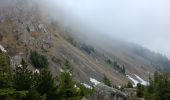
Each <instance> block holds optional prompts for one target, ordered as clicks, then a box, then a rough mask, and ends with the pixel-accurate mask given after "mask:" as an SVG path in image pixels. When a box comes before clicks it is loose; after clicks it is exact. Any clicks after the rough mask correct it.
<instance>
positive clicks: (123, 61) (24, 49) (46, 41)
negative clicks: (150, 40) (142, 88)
mask: <svg viewBox="0 0 170 100" xmlns="http://www.w3.org/2000/svg"><path fill="white" fill-rule="evenodd" d="M16 4H17V5H22V6H16V5H15V3H14V5H15V6H14V5H11V6H10V7H9V6H5V7H2V8H1V11H0V14H1V15H0V37H1V38H0V40H1V41H0V44H1V45H3V47H4V48H5V49H6V50H7V52H8V53H9V54H10V56H11V60H12V62H13V67H15V65H18V64H19V62H20V60H21V58H24V59H26V60H27V62H28V63H29V67H30V69H33V70H34V69H35V68H34V67H33V65H32V64H31V61H30V59H29V58H30V51H31V50H33V51H37V52H39V53H40V54H42V55H45V56H47V58H48V60H49V63H50V65H49V69H50V70H51V72H52V73H53V75H54V76H56V75H58V74H59V73H60V71H61V70H62V65H60V63H59V62H64V61H65V60H69V61H70V62H71V64H72V67H73V71H74V76H75V79H76V80H77V81H80V82H82V83H87V84H91V82H90V78H94V79H96V80H98V81H101V80H102V78H103V76H104V75H106V76H107V77H108V78H109V79H110V80H111V81H112V83H113V84H115V85H125V84H126V83H127V82H128V81H132V82H133V80H130V79H129V78H128V77H127V76H126V75H129V76H130V77H132V78H133V79H135V80H137V81H139V82H141V80H140V78H139V77H136V76H140V77H141V78H142V79H143V80H145V81H147V80H148V76H149V73H150V74H152V73H153V72H154V71H155V70H156V69H157V68H162V67H163V66H165V67H167V68H169V60H168V59H167V58H165V57H163V56H161V55H159V54H156V53H153V52H151V51H149V50H147V49H145V48H142V47H140V46H137V45H134V44H131V43H125V42H122V41H119V40H114V39H112V40H110V39H107V38H106V40H107V41H106V40H105V39H103V40H102V41H100V44H98V42H99V41H98V40H95V39H94V40H93V41H85V40H84V41H83V40H82V41H80V39H81V38H84V37H80V39H76V37H74V35H72V34H71V33H69V32H64V31H61V29H60V28H59V27H58V26H56V25H55V22H53V21H52V20H51V19H50V18H49V17H48V16H47V15H45V14H41V13H39V12H41V10H40V9H39V8H37V6H35V5H32V4H30V2H28V4H26V3H25V2H20V1H19V0H16ZM111 43H112V44H111ZM106 44H107V45H106ZM115 62H116V63H117V64H116V65H115ZM115 66H117V67H115ZM123 66H124V68H125V73H122V69H123Z"/></svg>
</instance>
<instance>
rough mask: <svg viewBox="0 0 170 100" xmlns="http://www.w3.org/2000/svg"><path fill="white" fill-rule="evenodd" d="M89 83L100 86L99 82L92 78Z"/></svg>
mask: <svg viewBox="0 0 170 100" xmlns="http://www.w3.org/2000/svg"><path fill="white" fill-rule="evenodd" d="M90 82H92V83H93V84H94V85H98V84H100V82H99V81H97V80H96V79H94V78H90Z"/></svg>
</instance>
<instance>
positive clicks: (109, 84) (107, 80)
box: [102, 75, 112, 87]
mask: <svg viewBox="0 0 170 100" xmlns="http://www.w3.org/2000/svg"><path fill="white" fill-rule="evenodd" d="M102 81H103V83H104V84H105V85H107V86H109V87H111V86H112V83H111V81H110V80H109V79H108V78H107V76H106V75H104V77H103V80H102Z"/></svg>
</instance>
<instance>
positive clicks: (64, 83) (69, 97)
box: [58, 62, 82, 100]
mask: <svg viewBox="0 0 170 100" xmlns="http://www.w3.org/2000/svg"><path fill="white" fill-rule="evenodd" d="M68 68H70V64H69V67H68V62H67V63H65V68H64V72H62V73H61V74H60V84H59V89H58V95H59V98H60V99H61V100H81V98H82V97H81V96H80V94H79V93H80V91H79V89H78V87H76V81H74V79H73V77H72V73H71V71H70V70H69V69H68Z"/></svg>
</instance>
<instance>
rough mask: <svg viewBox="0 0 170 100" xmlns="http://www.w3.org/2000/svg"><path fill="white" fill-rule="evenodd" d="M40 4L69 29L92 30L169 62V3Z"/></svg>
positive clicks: (54, 0) (87, 0)
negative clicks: (158, 53)
mask: <svg viewBox="0 0 170 100" xmlns="http://www.w3.org/2000/svg"><path fill="white" fill-rule="evenodd" d="M41 3H42V4H44V8H45V9H50V12H51V14H53V16H54V17H56V19H58V20H59V21H61V22H63V23H65V24H66V26H67V27H69V28H70V27H72V28H75V26H76V25H77V28H79V30H80V29H81V30H82V31H84V30H86V29H92V30H95V31H96V32H93V34H92V33H91V32H89V34H88V32H86V34H88V35H89V36H97V35H98V34H99V32H100V33H102V34H103V35H105V36H109V37H112V38H119V39H122V40H126V41H129V42H133V43H136V44H140V45H142V46H144V47H147V48H149V49H151V50H153V51H156V52H160V53H162V54H165V55H167V56H168V57H169V58H170V45H169V42H170V40H169V38H170V1H169V0H43V1H42V2H41ZM59 10H60V11H59ZM57 11H59V12H57ZM81 30H80V31H81Z"/></svg>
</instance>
